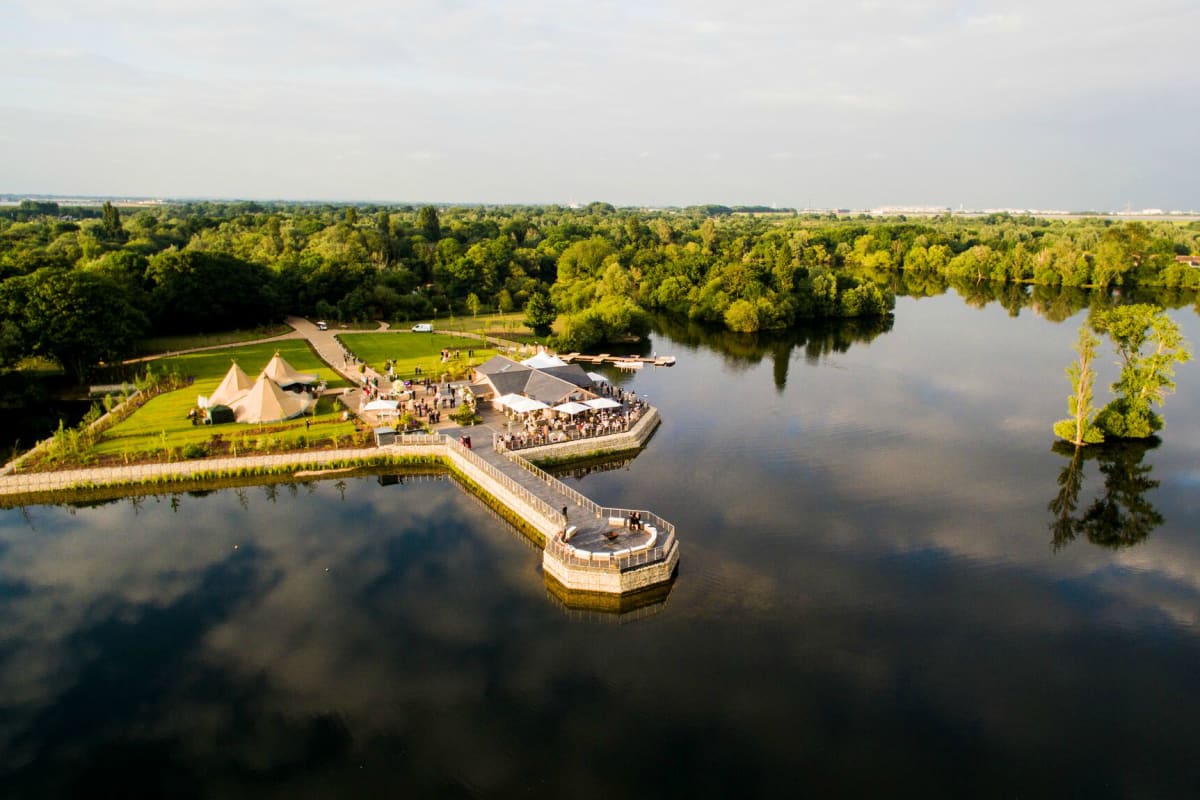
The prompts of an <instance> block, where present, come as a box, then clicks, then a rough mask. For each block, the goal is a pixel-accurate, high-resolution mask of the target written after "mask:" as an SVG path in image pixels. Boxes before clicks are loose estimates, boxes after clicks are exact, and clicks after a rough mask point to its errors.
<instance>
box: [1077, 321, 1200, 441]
mask: <svg viewBox="0 0 1200 800" xmlns="http://www.w3.org/2000/svg"><path fill="white" fill-rule="evenodd" d="M1092 326H1093V327H1094V328H1095V329H1096V330H1097V331H1098V332H1100V333H1104V334H1107V335H1108V337H1109V338H1110V339H1112V342H1113V346H1114V347H1115V348H1116V351H1117V355H1118V356H1120V358H1121V360H1120V362H1119V364H1120V367H1121V375H1120V378H1119V379H1118V380H1117V382H1116V383H1114V384H1113V385H1112V390H1113V392H1115V393H1116V395H1117V397H1116V399H1114V400H1113V401H1112V402H1110V403H1109V404H1108V405H1106V406H1105V407H1104V408H1103V409H1101V410H1100V413H1099V414H1097V415H1096V426H1097V427H1098V428H1100V430H1101V431H1103V433H1104V434H1105V435H1106V436H1109V437H1112V438H1118V439H1145V438H1147V437H1149V436H1153V435H1154V433H1155V432H1157V431H1159V430H1161V429H1162V426H1163V420H1162V417H1161V416H1159V415H1158V414H1156V413H1154V411H1153V410H1152V409H1151V404H1157V405H1158V406H1159V407H1160V408H1161V407H1162V405H1163V403H1164V402H1165V400H1166V396H1167V395H1168V394H1171V393H1172V392H1174V391H1175V381H1174V377H1175V365H1176V364H1182V363H1184V362H1186V361H1188V360H1190V359H1191V357H1192V354H1191V351H1190V350H1189V349H1188V345H1187V342H1186V341H1185V340H1184V338H1183V334H1182V333H1181V332H1180V330H1179V326H1178V325H1177V324H1176V323H1175V322H1173V321H1172V320H1171V319H1170V318H1168V317H1167V314H1166V312H1165V311H1163V310H1162V309H1161V308H1159V307H1158V306H1154V305H1150V304H1148V303H1137V304H1134V305H1128V306H1118V307H1116V308H1113V309H1109V310H1107V311H1100V312H1098V313H1096V314H1095V315H1094V319H1093V321H1092ZM1147 345H1149V346H1150V351H1149V352H1148V353H1143V352H1142V350H1143V348H1145V347H1146V346H1147Z"/></svg>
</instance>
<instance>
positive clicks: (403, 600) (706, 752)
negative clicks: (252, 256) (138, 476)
mask: <svg viewBox="0 0 1200 800" xmlns="http://www.w3.org/2000/svg"><path fill="white" fill-rule="evenodd" d="M1173 316H1175V317H1176V318H1177V319H1178V320H1179V321H1180V322H1181V323H1182V324H1183V325H1184V327H1185V331H1186V334H1187V336H1188V338H1189V339H1190V340H1191V341H1192V342H1194V343H1200V324H1198V323H1197V319H1196V317H1195V316H1194V315H1193V313H1192V312H1191V311H1190V310H1187V309H1184V310H1182V311H1179V312H1173ZM1079 321H1080V316H1079V315H1076V316H1073V317H1071V318H1069V319H1067V320H1066V321H1065V322H1062V323H1056V322H1051V321H1047V320H1046V319H1044V318H1042V317H1040V316H1038V315H1037V314H1035V313H1033V312H1032V311H1030V310H1024V311H1022V312H1021V313H1020V314H1019V316H1017V317H1015V318H1014V317H1011V316H1010V315H1009V312H1008V311H1006V310H1005V309H1004V308H1002V307H1001V306H999V305H998V304H996V303H991V304H989V305H987V306H985V307H984V308H982V309H979V308H973V307H971V306H969V305H966V304H964V303H963V302H962V300H961V299H959V298H958V297H956V296H954V295H949V296H944V297H935V298H927V299H922V300H919V301H918V300H902V301H900V303H899V305H898V308H897V311H896V318H895V322H894V325H893V326H892V327H891V329H890V330H878V329H871V328H868V327H861V326H851V327H839V328H826V329H822V330H814V331H808V332H805V333H803V334H802V335H799V336H797V337H793V338H792V339H782V340H781V339H775V340H751V339H739V338H736V337H728V336H719V337H716V338H715V339H714V338H713V337H712V334H706V333H703V332H699V331H695V330H688V329H687V328H686V327H679V328H674V329H670V330H667V331H664V332H663V333H662V334H660V335H659V336H658V337H657V338H656V340H655V343H654V349H655V350H657V351H658V352H659V353H671V354H673V355H675V356H677V358H678V359H679V364H678V366H676V367H674V368H672V369H660V370H643V371H642V372H641V373H639V374H637V375H636V376H633V377H631V378H629V379H628V380H627V384H626V385H627V386H629V387H631V388H633V389H635V390H636V391H638V392H642V393H648V394H649V396H650V399H651V401H652V402H654V403H655V404H656V405H658V406H659V407H660V408H661V409H662V411H663V416H664V419H665V421H664V424H663V426H662V428H661V429H660V430H659V432H658V433H657V434H656V435H655V437H654V439H653V440H652V441H651V443H650V446H649V448H648V449H647V450H646V451H645V452H643V453H642V454H641V455H640V456H638V457H637V458H636V459H634V460H632V461H627V462H624V463H621V462H617V463H615V464H609V465H600V466H598V467H594V468H589V469H588V470H586V473H587V474H585V475H582V477H579V478H573V477H568V480H569V481H571V482H572V483H574V484H575V485H578V486H579V487H581V488H582V489H583V490H584V491H586V492H588V493H589V494H591V495H592V496H593V497H594V498H595V499H596V500H598V501H600V502H601V503H610V504H614V505H616V504H620V505H632V506H634V507H636V506H645V507H649V508H652V509H654V510H656V511H657V512H659V513H661V514H662V515H664V516H665V517H667V518H668V519H671V520H672V521H674V522H675V523H676V524H677V525H678V528H679V531H680V538H681V540H682V542H683V547H684V549H683V551H682V556H683V561H682V565H681V569H680V573H679V576H678V579H677V580H676V582H675V584H674V586H673V587H672V590H671V592H670V594H669V596H667V597H666V598H665V600H662V599H660V602H658V603H656V604H652V605H650V606H648V607H644V608H640V609H638V610H636V611H633V612H631V613H627V614H625V615H611V614H601V613H598V612H589V611H579V610H572V609H569V608H566V607H564V606H563V605H562V604H561V603H560V602H559V601H558V600H557V599H555V598H554V597H552V596H550V595H549V594H548V593H547V590H546V588H545V585H544V583H543V579H542V576H541V574H540V569H539V563H540V559H539V556H538V554H537V553H536V551H534V550H533V549H531V548H530V546H529V545H528V544H526V543H525V542H524V540H523V539H521V537H520V536H519V535H517V534H516V533H514V532H513V531H512V530H511V529H510V528H508V527H507V526H506V525H505V524H504V523H503V522H500V521H498V520H496V519H495V518H494V517H493V516H492V515H491V514H490V513H489V512H488V510H487V509H486V508H483V507H481V506H480V505H479V504H478V502H477V501H475V500H473V499H471V498H470V497H468V496H467V495H465V494H464V493H463V492H461V491H459V490H458V489H457V488H456V487H455V485H454V484H453V483H452V482H450V481H447V480H426V481H413V480H411V479H406V480H405V482H404V483H402V484H394V485H381V482H380V481H379V480H378V479H377V478H362V479H349V480H345V481H342V482H332V481H326V482H321V483H318V484H312V485H308V486H301V487H275V488H270V487H267V488H264V487H256V488H251V489H245V490H239V491H233V490H225V491H219V492H215V493H212V494H209V495H207V496H202V497H195V496H190V495H182V496H179V497H175V498H171V497H169V496H165V497H162V498H147V499H145V500H143V501H141V502H140V503H137V504H133V503H131V502H129V501H120V502H116V503H112V504H109V505H105V506H101V507H96V508H86V509H74V510H72V509H64V508H49V507H38V508H31V509H27V510H26V511H25V512H24V513H22V512H17V511H10V512H3V514H2V515H0V795H3V796H6V797H9V796H12V797H20V796H47V795H75V796H85V795H86V796H93V795H95V796H102V795H104V794H109V793H114V794H117V795H120V796H171V797H192V796H196V797H250V796H253V797H262V796H278V797H310V796H311V797H316V796H330V795H342V796H399V795H412V796H507V795H528V796H545V795H550V794H558V795H562V796H572V797H576V796H577V797H598V798H601V797H603V798H610V797H623V796H630V795H637V796H686V797H743V796H762V795H774V796H796V795H802V796H803V795H808V796H821V795H834V794H836V795H847V794H851V795H862V794H878V795H884V796H895V795H909V794H921V795H923V796H954V797H961V796H1000V797H1028V796H1046V795H1054V796H1072V797H1126V796H1134V797H1189V796H1195V794H1196V792H1197V789H1198V788H1200V758H1197V756H1196V750H1197V745H1198V744H1200V680H1198V678H1197V676H1198V674H1200V673H1198V671H1197V670H1198V668H1200V636H1198V634H1200V630H1198V623H1200V499H1198V498H1200V366H1197V365H1196V364H1190V365H1184V366H1183V367H1182V368H1181V369H1180V372H1179V376H1178V384H1179V392H1178V394H1177V395H1176V396H1174V397H1172V398H1170V399H1169V401H1168V403H1167V407H1166V409H1165V414H1166V418H1167V427H1166V430H1165V431H1164V435H1163V438H1162V442H1161V443H1160V444H1159V445H1158V446H1156V447H1152V448H1139V449H1133V450H1128V449H1127V450H1122V451H1116V450H1111V451H1099V452H1095V453H1089V454H1088V456H1087V457H1086V458H1081V459H1079V460H1078V461H1076V460H1073V459H1072V458H1071V457H1070V455H1069V454H1068V455H1061V454H1059V453H1056V452H1054V451H1053V450H1052V449H1051V442H1052V439H1051V435H1050V432H1049V428H1050V424H1051V422H1053V420H1055V419H1057V418H1059V417H1061V416H1063V415H1064V414H1065V407H1066V403H1065V396H1066V394H1067V391H1068V386H1067V383H1066V380H1065V378H1064V377H1063V373H1062V369H1063V367H1064V366H1065V365H1066V363H1067V362H1068V361H1069V360H1070V358H1071V355H1072V354H1071V351H1070V345H1071V343H1072V341H1073V339H1074V333H1075V329H1076V327H1077V326H1078V322H1079ZM1103 361H1104V362H1105V363H1104V368H1105V370H1106V373H1107V374H1106V375H1105V376H1104V380H1105V382H1107V381H1108V380H1111V377H1112V375H1111V373H1112V367H1111V365H1110V364H1109V363H1108V362H1110V361H1111V359H1110V358H1108V357H1107V355H1106V357H1105V358H1104V359H1103ZM1099 394H1100V395H1103V392H1100V393H1099ZM583 472H585V470H580V473H583ZM1052 504H1053V506H1054V510H1052V509H1051V505H1052Z"/></svg>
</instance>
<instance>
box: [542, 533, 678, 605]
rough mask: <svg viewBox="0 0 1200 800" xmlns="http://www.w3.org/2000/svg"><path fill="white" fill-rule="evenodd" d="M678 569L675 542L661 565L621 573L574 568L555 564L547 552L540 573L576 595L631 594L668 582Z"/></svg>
mask: <svg viewBox="0 0 1200 800" xmlns="http://www.w3.org/2000/svg"><path fill="white" fill-rule="evenodd" d="M678 565H679V542H678V541H676V542H675V544H674V546H672V547H671V550H670V552H669V553H667V557H666V558H664V559H663V560H662V561H658V562H655V563H653V564H647V565H646V566H643V567H636V568H634V569H630V570H625V571H623V572H620V571H617V570H607V569H596V568H588V567H575V566H571V565H569V564H566V563H564V562H562V561H560V560H558V559H557V558H555V557H554V556H553V555H551V553H550V551H548V550H547V551H544V552H543V553H542V570H543V571H544V572H545V573H546V574H547V575H550V576H552V577H553V578H554V579H555V580H556V581H558V582H559V583H561V584H562V585H563V586H565V587H566V588H568V589H571V590H572V591H577V592H598V593H602V594H631V593H633V592H638V591H641V590H643V589H649V588H650V587H652V586H657V585H659V584H660V583H666V582H667V581H669V580H671V576H672V575H674V574H675V567H677V566H678Z"/></svg>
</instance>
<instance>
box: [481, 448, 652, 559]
mask: <svg viewBox="0 0 1200 800" xmlns="http://www.w3.org/2000/svg"><path fill="white" fill-rule="evenodd" d="M492 443H493V445H494V446H495V448H496V451H497V452H498V453H500V454H501V455H503V456H504V457H505V458H507V459H508V460H509V461H512V462H513V463H514V464H516V465H517V466H519V467H521V468H522V469H524V470H526V471H528V472H529V473H531V474H532V475H534V476H535V477H537V478H538V479H539V480H541V481H542V482H543V483H545V484H546V485H547V486H549V487H550V488H551V489H553V490H554V491H556V492H558V493H559V494H561V495H563V496H565V497H568V498H570V499H571V500H572V501H573V502H574V503H575V504H576V505H578V506H579V507H581V508H583V509H585V510H586V511H587V512H588V513H590V514H593V515H595V517H596V519H615V518H620V519H622V520H627V519H629V517H630V515H631V514H633V513H635V512H636V513H637V515H638V517H639V518H640V519H641V521H642V524H649V525H653V526H654V527H655V528H657V529H658V530H660V531H662V532H663V533H664V534H667V535H670V536H671V537H674V536H675V526H674V525H673V524H671V523H670V522H667V521H666V520H665V519H663V518H662V517H660V516H659V515H658V514H655V513H654V512H653V511H646V510H644V509H640V508H611V507H607V506H601V505H600V504H598V503H596V502H595V501H594V500H592V499H591V498H589V497H587V496H586V495H584V494H582V493H580V492H577V491H576V490H574V489H572V488H571V487H570V486H567V485H566V484H565V483H563V482H562V481H560V480H559V479H558V478H556V477H554V476H553V475H551V474H550V473H549V472H546V470H544V469H542V468H541V467H539V466H536V465H535V464H533V463H531V462H530V461H527V460H526V459H524V458H521V456H519V455H517V454H516V453H514V452H513V451H511V450H508V449H507V448H506V447H505V446H504V437H503V436H502V435H501V434H497V435H496V436H494V437H493V439H492ZM560 516H561V515H560Z"/></svg>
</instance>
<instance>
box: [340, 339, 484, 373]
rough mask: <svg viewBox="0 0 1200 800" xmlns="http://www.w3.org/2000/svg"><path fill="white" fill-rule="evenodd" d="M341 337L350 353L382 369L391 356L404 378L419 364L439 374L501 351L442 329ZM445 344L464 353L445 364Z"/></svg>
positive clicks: (479, 361) (381, 370)
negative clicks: (425, 331) (443, 361)
mask: <svg viewBox="0 0 1200 800" xmlns="http://www.w3.org/2000/svg"><path fill="white" fill-rule="evenodd" d="M338 339H340V340H341V342H342V344H343V345H345V347H346V348H347V349H349V350H350V352H351V353H354V355H356V356H358V357H359V358H360V359H362V360H363V361H365V362H366V363H367V364H369V365H371V367H373V368H374V369H375V370H377V371H379V372H383V371H384V369H385V366H386V365H385V362H386V361H387V360H388V359H389V358H390V359H392V360H393V361H394V362H395V365H396V371H397V372H398V373H399V374H400V375H401V376H402V377H405V378H410V377H412V376H414V375H415V374H416V368H417V367H418V366H419V367H420V368H421V370H422V372H423V373H424V374H425V375H427V376H429V377H431V378H437V377H438V376H440V375H441V374H442V373H443V372H446V371H448V370H447V367H451V368H453V369H451V370H450V371H461V370H462V369H463V368H465V367H466V366H467V365H468V362H471V364H472V365H473V364H481V363H483V362H484V361H487V360H488V359H489V358H491V357H492V356H494V355H496V354H497V353H498V352H500V351H498V350H496V349H495V348H494V347H490V346H488V345H485V344H484V343H483V342H481V341H479V340H478V339H467V338H464V337H461V336H450V335H447V334H441V333H409V332H396V333H393V332H391V331H388V332H386V333H339V334H338ZM443 348H448V349H450V350H459V351H461V353H462V357H461V358H460V359H458V360H456V361H454V362H451V363H449V364H443V363H442V349H443ZM468 350H470V351H474V353H475V355H474V357H468V356H467V351H468Z"/></svg>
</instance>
